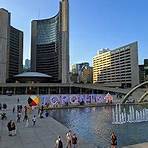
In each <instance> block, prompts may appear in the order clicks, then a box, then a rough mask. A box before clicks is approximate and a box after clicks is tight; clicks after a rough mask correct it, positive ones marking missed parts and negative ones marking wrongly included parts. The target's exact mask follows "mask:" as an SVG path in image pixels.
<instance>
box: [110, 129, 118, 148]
mask: <svg viewBox="0 0 148 148" xmlns="http://www.w3.org/2000/svg"><path fill="white" fill-rule="evenodd" d="M116 146H117V137H116V135H115V133H114V132H112V135H111V148H116Z"/></svg>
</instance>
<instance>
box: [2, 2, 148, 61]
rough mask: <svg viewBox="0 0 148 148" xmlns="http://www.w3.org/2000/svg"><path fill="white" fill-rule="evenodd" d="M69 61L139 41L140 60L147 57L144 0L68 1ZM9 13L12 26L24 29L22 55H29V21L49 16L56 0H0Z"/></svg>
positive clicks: (54, 10) (147, 25) (147, 17)
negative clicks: (104, 49)
mask: <svg viewBox="0 0 148 148" xmlns="http://www.w3.org/2000/svg"><path fill="white" fill-rule="evenodd" d="M69 3H70V61H71V64H74V63H79V62H85V61H86V62H89V63H90V64H91V63H92V58H93V56H95V55H96V52H97V50H98V49H100V48H110V49H114V48H116V47H120V46H122V45H125V44H128V43H130V42H133V41H138V42H139V63H140V64H141V63H143V59H144V58H148V9H147V6H148V1H147V0H69ZM0 7H2V8H5V9H7V10H9V12H11V25H12V26H14V27H16V28H18V29H20V30H22V31H23V32H24V58H30V38H31V35H30V31H31V20H33V19H41V18H49V17H51V16H54V15H55V14H56V13H57V12H58V9H59V0H0Z"/></svg>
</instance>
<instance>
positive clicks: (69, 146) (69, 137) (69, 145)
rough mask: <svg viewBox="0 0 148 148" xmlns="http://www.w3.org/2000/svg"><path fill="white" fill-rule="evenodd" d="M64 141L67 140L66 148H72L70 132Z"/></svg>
mask: <svg viewBox="0 0 148 148" xmlns="http://www.w3.org/2000/svg"><path fill="white" fill-rule="evenodd" d="M66 139H67V146H66V148H72V133H71V130H69V132H68V133H67V134H66Z"/></svg>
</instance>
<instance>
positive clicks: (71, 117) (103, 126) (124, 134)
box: [50, 106, 148, 148]
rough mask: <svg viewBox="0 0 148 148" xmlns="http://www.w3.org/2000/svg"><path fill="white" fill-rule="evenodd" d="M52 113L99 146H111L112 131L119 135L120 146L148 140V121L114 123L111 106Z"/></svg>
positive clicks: (103, 147) (102, 147)
mask: <svg viewBox="0 0 148 148" xmlns="http://www.w3.org/2000/svg"><path fill="white" fill-rule="evenodd" d="M134 108H136V109H140V108H142V107H141V106H134ZM126 111H127V112H128V107H126ZM50 115H51V116H52V117H53V118H54V119H56V120H57V121H59V122H61V123H62V124H64V125H65V126H66V127H68V128H69V129H71V130H72V131H73V132H75V133H76V134H77V135H78V136H80V137H82V138H83V139H84V140H86V141H88V142H89V143H93V144H95V145H96V146H97V147H98V148H107V147H110V142H111V138H110V137H111V133H112V131H114V132H115V133H116V135H117V139H118V147H122V146H126V145H131V144H137V143H142V142H146V141H148V122H141V123H126V124H121V125H113V124H112V107H111V106H108V107H93V108H76V109H62V110H53V111H50Z"/></svg>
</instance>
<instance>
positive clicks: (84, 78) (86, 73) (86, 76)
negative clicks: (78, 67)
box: [80, 67, 93, 84]
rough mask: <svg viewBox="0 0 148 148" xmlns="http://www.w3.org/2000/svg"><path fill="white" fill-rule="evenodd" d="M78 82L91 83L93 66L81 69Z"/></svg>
mask: <svg viewBox="0 0 148 148" xmlns="http://www.w3.org/2000/svg"><path fill="white" fill-rule="evenodd" d="M80 82H82V83H85V84H86V83H93V67H88V68H85V69H83V71H82V74H81V76H80Z"/></svg>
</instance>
